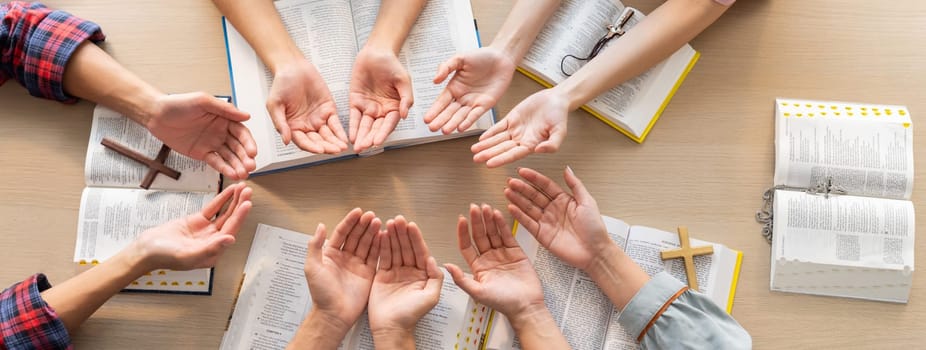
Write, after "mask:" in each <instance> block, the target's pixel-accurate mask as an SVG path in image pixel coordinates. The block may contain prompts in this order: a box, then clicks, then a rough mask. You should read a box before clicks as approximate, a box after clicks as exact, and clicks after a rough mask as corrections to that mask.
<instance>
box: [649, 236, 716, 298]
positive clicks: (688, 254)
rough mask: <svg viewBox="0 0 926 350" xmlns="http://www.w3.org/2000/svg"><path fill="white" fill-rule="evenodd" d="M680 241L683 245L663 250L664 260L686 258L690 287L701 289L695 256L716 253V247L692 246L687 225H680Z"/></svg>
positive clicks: (686, 270)
mask: <svg viewBox="0 0 926 350" xmlns="http://www.w3.org/2000/svg"><path fill="white" fill-rule="evenodd" d="M678 241H679V244H681V246H682V247H681V248H679V249H672V250H663V251H662V260H668V259H678V258H683V259H685V275H686V276H688V287H689V288H691V289H694V290H697V291H700V289H698V275H697V274H695V267H694V257H695V256H698V255H710V254H714V247H713V246H703V247H694V248H692V247H691V242H690V241H689V240H688V228H687V227H685V226H679V227H678Z"/></svg>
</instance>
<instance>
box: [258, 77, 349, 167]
mask: <svg viewBox="0 0 926 350" xmlns="http://www.w3.org/2000/svg"><path fill="white" fill-rule="evenodd" d="M267 112H269V113H270V119H271V120H272V121H273V125H274V126H275V127H276V129H277V131H278V132H279V133H280V137H281V138H282V139H283V143H284V144H289V142H290V141H292V142H294V143H295V144H296V146H298V147H299V148H300V149H302V150H304V151H308V152H312V153H328V154H335V153H339V152H342V151H344V150H346V149H347V135H346V134H345V133H344V127H343V126H341V120H340V119H338V110H337V107H336V106H335V104H334V99H332V97H331V92H330V91H329V90H328V86H327V85H325V80H324V79H322V77H321V75H320V74H319V73H318V71H317V70H316V69H315V66H313V65H312V63H310V62H309V61H305V60H303V61H300V62H299V64H296V65H291V66H287V67H285V68H283V69H281V70H279V71H277V72H276V74H275V75H274V77H273V84H272V85H271V87H270V94H269V96H268V97H267Z"/></svg>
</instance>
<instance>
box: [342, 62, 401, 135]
mask: <svg viewBox="0 0 926 350" xmlns="http://www.w3.org/2000/svg"><path fill="white" fill-rule="evenodd" d="M413 103H414V97H413V96H412V83H411V78H410V77H409V75H408V72H407V71H406V70H405V67H404V66H403V65H402V63H401V62H399V58H398V57H397V56H396V54H395V53H394V52H391V51H388V50H379V49H375V48H371V47H364V48H363V49H362V50H360V53H358V54H357V59H356V60H355V61H354V70H353V73H351V79H350V141H351V142H353V143H354V150H355V151H358V152H361V151H363V150H365V149H367V148H370V147H372V146H379V145H382V144H383V142H385V141H386V138H387V137H389V134H391V133H392V131H393V130H394V129H395V127H396V125H398V123H399V120H401V119H405V117H407V116H408V110H409V109H410V108H411V107H412V104H413Z"/></svg>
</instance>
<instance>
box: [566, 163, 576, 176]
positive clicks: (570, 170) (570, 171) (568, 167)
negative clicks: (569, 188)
mask: <svg viewBox="0 0 926 350" xmlns="http://www.w3.org/2000/svg"><path fill="white" fill-rule="evenodd" d="M566 171H569V173H570V174H572V175H575V174H576V173H575V172H574V171H572V167H570V166H568V165H567V166H566Z"/></svg>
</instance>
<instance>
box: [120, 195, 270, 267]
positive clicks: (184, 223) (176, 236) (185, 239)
mask: <svg viewBox="0 0 926 350" xmlns="http://www.w3.org/2000/svg"><path fill="white" fill-rule="evenodd" d="M250 199H251V188H249V187H247V186H246V185H245V184H243V183H239V184H234V185H231V186H229V187H228V188H226V189H225V190H224V191H222V193H220V194H219V195H218V196H217V197H215V198H214V199H213V200H212V201H211V202H209V204H206V206H205V207H203V209H202V210H201V211H200V212H198V213H195V214H191V215H189V216H187V217H184V218H180V219H176V220H173V221H170V222H167V223H165V224H162V225H160V226H156V227H152V228H150V229H148V230H145V232H142V234H141V235H140V236H139V237H138V239H137V240H135V242H134V243H133V244H134V245H135V247H136V248H137V249H136V250H137V251H138V252H139V253H140V254H141V256H142V261H143V264H144V266H145V269H146V270H147V271H151V270H156V269H171V270H181V271H183V270H192V269H198V268H204V267H211V266H214V265H215V262H216V260H218V258H219V256H221V255H222V252H224V251H225V248H227V247H228V246H230V245H232V244H234V243H235V235H237V234H238V229H240V228H241V223H242V222H244V218H245V217H247V215H248V212H250V210H251V206H252V204H251V201H250ZM226 205H227V209H226V210H225V212H224V213H222V214H221V215H219V216H218V217H216V214H218V213H219V211H220V210H221V209H222V207H223V206H226Z"/></svg>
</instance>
